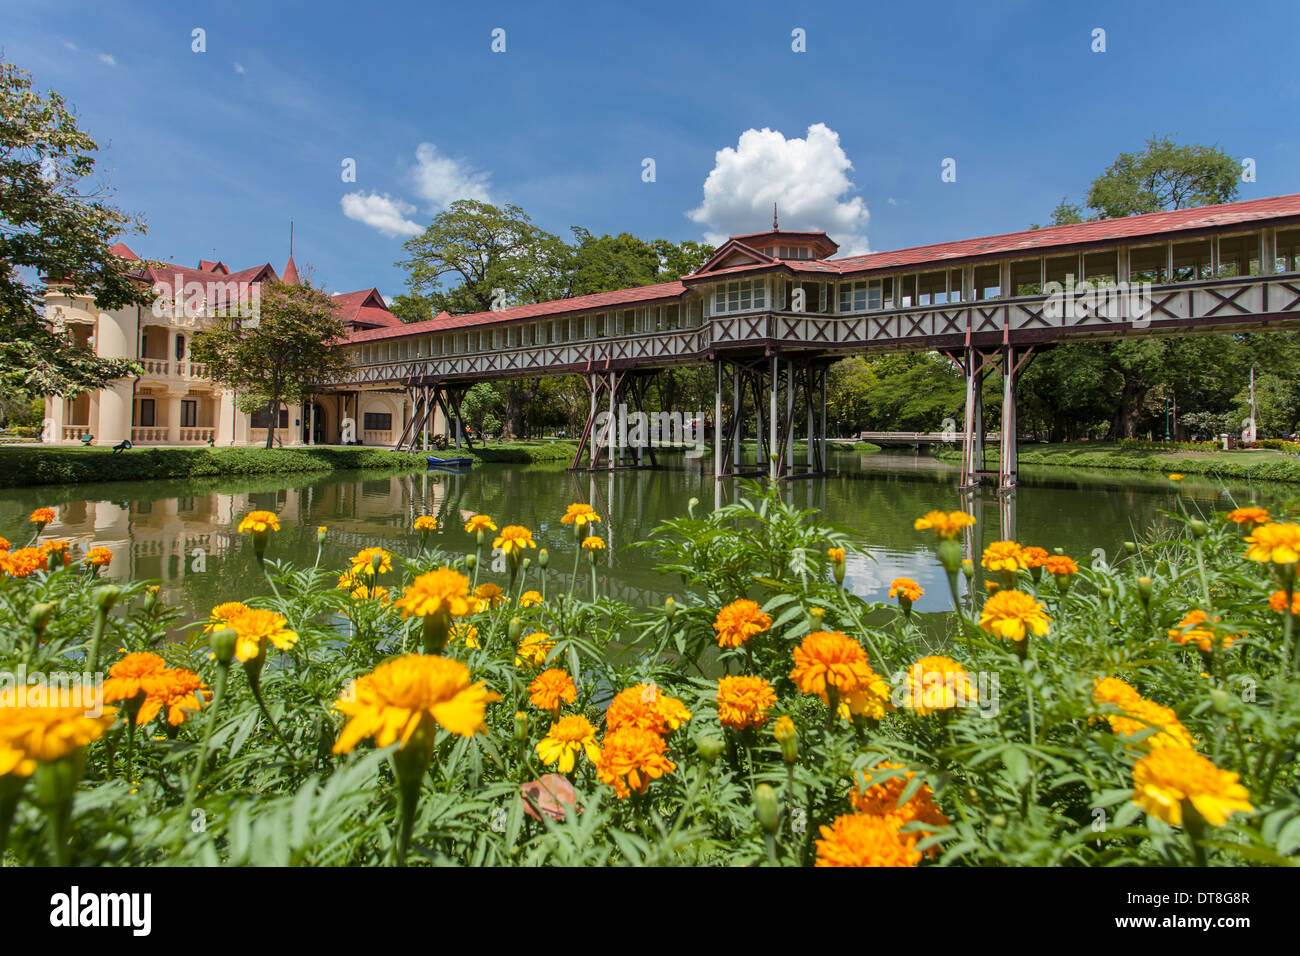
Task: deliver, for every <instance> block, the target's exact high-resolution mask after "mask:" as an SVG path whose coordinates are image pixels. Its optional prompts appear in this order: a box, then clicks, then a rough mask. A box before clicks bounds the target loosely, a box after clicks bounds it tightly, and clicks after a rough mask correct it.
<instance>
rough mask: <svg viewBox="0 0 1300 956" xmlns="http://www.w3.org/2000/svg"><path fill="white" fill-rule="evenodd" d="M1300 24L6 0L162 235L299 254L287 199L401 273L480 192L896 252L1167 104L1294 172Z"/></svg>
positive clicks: (119, 196) (301, 227)
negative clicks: (348, 170)
mask: <svg viewBox="0 0 1300 956" xmlns="http://www.w3.org/2000/svg"><path fill="white" fill-rule="evenodd" d="M178 8H183V9H178ZM1298 27H1300V5H1297V4H1295V3H1294V2H1279V3H1269V2H1253V3H1251V4H1249V5H1238V6H1234V7H1226V8H1225V7H1223V6H1222V5H1220V4H1213V3H1204V2H1197V0H1184V2H1179V3H1172V2H1143V3H1133V2H1131V0H1129V2H1122V3H1087V4H1083V3H1064V2H1038V3H1031V2H998V0H982V2H979V3H953V4H948V5H945V4H938V3H912V4H892V5H882V4H865V3H840V4H831V3H809V2H785V3H762V2H751V3H744V4H736V3H726V4H723V3H708V2H703V3H701V2H696V3H690V4H677V3H667V2H656V3H647V4H628V3H617V4H615V3H606V4H568V5H562V4H559V3H544V4H543V3H536V2H534V3H528V4H496V3H478V4H432V3H428V2H411V3H391V4H389V3H381V2H371V3H355V2H349V3H338V2H319V3H244V2H225V3H220V4H204V3H185V4H176V3H166V4H164V3H153V2H136V3H131V4H119V3H108V2H97V3H72V2H61V0H42V2H41V3H39V4H32V3H30V2H29V0H25V2H14V0H0V49H2V50H3V53H4V56H5V58H6V59H9V60H12V61H14V62H16V63H18V64H19V65H20V66H22V67H23V68H24V69H27V70H29V71H31V72H32V73H33V74H34V76H35V80H36V83H37V85H38V86H40V87H42V88H52V89H56V90H59V91H60V92H62V93H63V94H64V95H65V96H66V97H67V98H68V100H69V101H70V102H72V103H73V104H75V106H76V107H77V109H78V112H79V115H80V117H81V119H82V123H83V126H84V128H86V129H87V130H88V131H89V132H90V133H91V134H92V135H94V136H95V137H96V138H97V139H98V141H99V142H100V145H101V147H103V149H102V159H101V167H102V170H103V173H104V178H105V179H106V180H107V182H108V183H109V184H111V186H112V187H113V188H114V189H115V191H116V202H117V203H118V204H119V205H121V206H123V207H125V208H127V209H129V210H132V211H134V212H138V213H140V214H142V215H143V216H144V217H145V219H146V220H147V222H148V226H149V234H148V235H147V236H146V237H143V238H140V237H136V238H134V239H130V240H128V241H129V242H130V243H131V245H132V246H133V247H134V248H136V250H137V251H138V252H140V253H142V254H144V255H147V256H150V257H153V258H172V259H175V260H176V261H179V262H182V263H186V264H193V263H195V262H196V261H197V260H198V259H199V258H200V257H203V258H212V257H213V256H214V255H215V256H216V257H219V258H221V259H222V260H224V261H225V262H226V263H227V264H228V265H230V266H231V267H232V268H242V267H245V266H248V265H251V264H254V263H260V262H264V261H267V260H270V261H271V262H272V263H273V264H274V265H275V266H276V268H277V269H278V268H281V267H282V266H283V263H284V259H285V256H286V253H287V247H288V231H289V221H290V220H291V219H292V220H294V221H295V222H296V244H295V252H296V259H297V261H298V262H299V264H300V265H302V264H310V265H311V266H312V267H314V269H315V274H316V278H317V279H318V280H321V281H323V282H324V283H325V284H326V286H327V287H328V288H329V289H331V290H332V291H348V290H352V289H357V288H363V287H368V286H372V285H374V286H378V287H379V289H380V290H381V291H382V292H383V293H385V294H386V295H390V296H391V295H394V294H396V293H398V292H401V291H403V288H404V275H403V272H402V270H401V269H399V268H397V267H396V266H395V265H394V262H395V261H396V260H398V259H400V258H402V257H403V250H402V247H401V243H402V240H403V238H404V237H405V235H407V234H409V233H410V232H411V231H412V230H414V229H416V228H418V227H422V226H424V225H427V223H428V220H429V218H430V217H431V216H432V215H433V214H434V213H436V212H437V211H438V210H439V209H440V208H441V207H442V205H444V204H445V203H446V202H449V201H450V200H451V199H453V198H456V196H457V195H473V196H486V197H487V198H489V199H491V200H492V201H494V202H497V203H507V202H508V203H514V204H517V205H519V206H521V207H522V208H523V209H524V210H525V211H526V212H528V213H529V215H531V216H532V217H533V218H534V220H535V221H537V223H538V224H539V225H541V226H542V227H544V228H546V229H548V230H550V231H552V232H556V233H560V234H563V235H566V236H567V235H568V228H569V227H570V226H572V225H581V226H585V227H586V228H588V229H591V230H592V231H593V232H597V233H601V232H613V233H617V232H623V231H627V232H631V233H634V234H636V235H639V236H641V237H643V238H647V239H649V238H655V237H659V236H662V237H666V238H670V239H688V238H694V239H701V238H704V237H706V236H710V235H719V234H721V235H725V234H728V233H733V232H743V231H756V230H759V229H762V228H765V227H766V225H767V223H768V221H769V219H768V217H770V208H771V202H770V197H771V196H778V197H779V201H780V203H781V208H782V223H781V224H782V226H783V227H786V228H800V227H802V228H824V229H826V230H827V231H828V232H830V233H831V235H832V238H835V239H837V240H839V241H840V242H841V244H842V245H844V246H845V250H846V251H849V250H850V249H856V250H858V251H860V250H861V249H862V248H863V247H869V248H870V249H873V250H886V249H894V248H900V247H904V246H910V245H917V244H921V243H926V242H938V241H942V240H945V239H959V238H965V237H969V236H977V235H984V234H991V233H998V232H1006V231H1011V230H1015V229H1021V228H1025V227H1026V226H1028V225H1029V224H1030V223H1032V222H1043V221H1045V220H1046V218H1047V217H1048V215H1049V214H1050V212H1051V210H1052V208H1053V207H1054V206H1055V205H1056V203H1057V202H1058V201H1059V200H1060V198H1061V197H1062V196H1063V195H1069V196H1070V197H1071V198H1072V199H1074V200H1076V201H1077V200H1080V199H1082V197H1083V195H1084V193H1085V192H1086V188H1087V184H1088V183H1089V181H1090V180H1091V179H1092V178H1093V177H1094V176H1096V175H1097V174H1098V173H1100V172H1101V171H1102V170H1103V169H1104V168H1105V167H1106V166H1108V165H1109V164H1110V162H1111V161H1112V160H1113V159H1114V158H1115V155H1116V154H1117V153H1119V152H1121V151H1124V150H1132V149H1137V148H1140V147H1141V146H1142V144H1143V142H1144V140H1145V139H1146V138H1147V137H1148V136H1150V135H1151V134H1153V133H1160V134H1164V133H1168V134H1171V135H1174V136H1175V137H1176V138H1177V139H1178V140H1179V141H1181V142H1196V143H1218V144H1219V145H1221V146H1222V147H1223V148H1225V149H1226V150H1228V152H1230V153H1231V154H1233V155H1234V156H1238V157H1246V156H1249V157H1251V158H1253V159H1255V161H1256V163H1257V175H1258V181H1257V182H1255V183H1245V184H1242V187H1241V198H1243V199H1248V198H1255V197H1259V196H1270V195H1279V194H1283V193H1292V192H1300V148H1298V147H1300V142H1298V140H1300V127H1298V126H1297V124H1296V122H1295V119H1296V115H1297V106H1298V105H1300V77H1298V76H1297V73H1296V70H1295V65H1294V48H1295V46H1294V43H1293V42H1292V38H1294V37H1295V36H1296V34H1297V28H1298ZM196 28H202V29H203V30H204V31H205V32H206V35H205V40H206V52H203V53H196V52H193V50H192V45H193V39H192V31H193V30H194V29H196ZM496 28H501V29H504V30H505V46H506V49H505V52H504V53H494V52H492V49H491V44H492V31H493V30H494V29H496ZM796 28H800V29H802V30H804V31H806V52H803V53H795V52H793V51H792V49H791V45H792V42H793V40H792V36H791V33H792V31H793V30H794V29H796ZM1095 28H1102V29H1104V30H1105V31H1106V34H1105V41H1106V52H1104V53H1094V52H1092V50H1091V45H1092V31H1093V30H1094V29H1095ZM765 128H766V129H768V130H770V131H771V132H769V133H766V134H763V133H760V132H755V133H752V134H749V135H748V136H747V137H746V136H745V135H744V134H746V131H749V130H755V131H761V130H763V129H765ZM810 130H811V132H810ZM720 150H725V151H729V152H725V153H723V154H722V155H721V156H719V151H720ZM647 157H649V158H652V159H653V160H654V163H655V170H654V171H655V181H654V182H644V181H643V180H642V169H643V165H642V164H643V160H644V159H645V158H647ZM346 158H351V159H354V160H355V161H356V170H357V177H356V182H355V183H350V182H343V181H342V178H341V175H340V174H341V172H342V166H341V163H342V162H343V160H344V159H346ZM945 158H952V159H955V160H956V164H957V165H956V169H957V179H956V182H951V183H945V182H942V181H941V178H940V172H941V166H940V164H941V162H942V161H943V160H944V159H945ZM711 174H712V178H710V177H711ZM706 181H707V182H709V183H710V187H711V191H710V193H709V195H708V196H706V189H705V184H706ZM349 196H350V197H351V198H349V199H347V200H345V197H349ZM345 206H346V208H348V209H349V210H350V212H351V214H352V218H349V216H348V215H345V211H344V210H345ZM692 211H695V213H694V216H692V215H691V214H692Z"/></svg>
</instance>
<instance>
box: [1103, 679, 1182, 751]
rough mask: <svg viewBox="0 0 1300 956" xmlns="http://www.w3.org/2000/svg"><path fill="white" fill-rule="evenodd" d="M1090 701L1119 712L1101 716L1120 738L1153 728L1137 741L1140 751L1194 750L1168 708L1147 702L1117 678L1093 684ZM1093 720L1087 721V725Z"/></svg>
mask: <svg viewBox="0 0 1300 956" xmlns="http://www.w3.org/2000/svg"><path fill="white" fill-rule="evenodd" d="M1092 699H1093V702H1094V703H1095V704H1097V706H1099V707H1101V706H1105V705H1107V704H1111V705H1113V706H1114V707H1115V708H1116V709H1117V710H1118V711H1119V713H1115V714H1104V715H1102V716H1104V717H1105V719H1106V723H1108V724H1109V725H1110V729H1111V731H1112V732H1114V733H1115V734H1116V735H1117V736H1119V737H1122V738H1128V737H1135V736H1137V735H1138V734H1141V733H1144V732H1146V731H1147V730H1149V729H1153V728H1154V730H1155V733H1152V734H1149V735H1147V736H1145V737H1143V739H1142V740H1141V741H1138V743H1140V744H1141V745H1142V746H1143V747H1146V748H1148V749H1150V748H1155V747H1189V748H1194V747H1195V746H1196V741H1195V740H1194V739H1193V738H1192V735H1191V733H1190V732H1189V731H1188V730H1187V728H1186V727H1184V726H1183V724H1182V722H1181V721H1179V719H1178V715H1177V714H1175V713H1174V712H1173V711H1172V710H1170V709H1169V708H1168V707H1162V706H1161V705H1159V704H1157V703H1156V702H1155V701H1151V700H1147V699H1146V698H1145V697H1143V696H1142V695H1141V694H1139V693H1138V692H1137V691H1136V690H1135V689H1134V688H1133V687H1132V686H1131V685H1129V684H1127V683H1125V682H1124V681H1122V680H1120V679H1119V678H1118V677H1103V678H1101V679H1100V680H1098V681H1096V683H1095V684H1094V685H1093V691H1092ZM1092 719H1093V718H1091V717H1090V718H1088V721H1089V723H1091V722H1092Z"/></svg>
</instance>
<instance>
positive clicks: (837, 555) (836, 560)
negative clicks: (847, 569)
mask: <svg viewBox="0 0 1300 956" xmlns="http://www.w3.org/2000/svg"><path fill="white" fill-rule="evenodd" d="M826 557H828V558H830V560H831V563H832V564H843V563H844V549H843V548H827V549H826Z"/></svg>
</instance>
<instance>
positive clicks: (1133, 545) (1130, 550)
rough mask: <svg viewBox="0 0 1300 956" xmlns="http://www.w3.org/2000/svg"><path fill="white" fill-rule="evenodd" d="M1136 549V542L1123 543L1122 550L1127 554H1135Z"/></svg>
mask: <svg viewBox="0 0 1300 956" xmlns="http://www.w3.org/2000/svg"><path fill="white" fill-rule="evenodd" d="M1137 549H1138V546H1137V542H1136V541H1125V542H1124V550H1125V551H1127V552H1128V553H1129V554H1137Z"/></svg>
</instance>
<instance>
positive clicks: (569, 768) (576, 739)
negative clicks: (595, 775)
mask: <svg viewBox="0 0 1300 956" xmlns="http://www.w3.org/2000/svg"><path fill="white" fill-rule="evenodd" d="M536 749H537V756H538V757H540V758H541V761H542V763H544V764H545V765H546V766H548V767H549V766H551V765H552V764H554V763H557V762H558V764H559V766H558V767H556V769H557V770H559V771H560V773H572V772H573V768H574V766H575V765H576V763H577V759H578V754H579V753H585V754H586V755H587V759H588V760H590V761H591V762H592V763H593V764H594V763H595V762H596V761H597V760H599V759H600V747H598V746H597V745H596V728H595V727H593V726H591V721H589V720H587V718H586V717H584V716H582V715H581V714H570V715H568V716H567V717H561V718H560V719H559V720H557V721H555V722H554V723H552V724H551V729H550V731H549V732H548V733H547V734H546V736H545V737H543V738H542V739H541V740H540V741H538V743H537V748H536Z"/></svg>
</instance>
